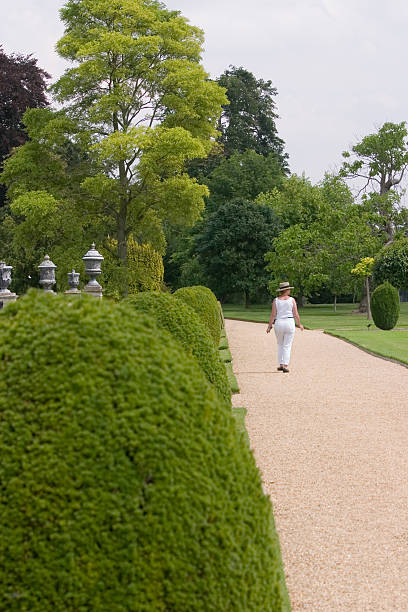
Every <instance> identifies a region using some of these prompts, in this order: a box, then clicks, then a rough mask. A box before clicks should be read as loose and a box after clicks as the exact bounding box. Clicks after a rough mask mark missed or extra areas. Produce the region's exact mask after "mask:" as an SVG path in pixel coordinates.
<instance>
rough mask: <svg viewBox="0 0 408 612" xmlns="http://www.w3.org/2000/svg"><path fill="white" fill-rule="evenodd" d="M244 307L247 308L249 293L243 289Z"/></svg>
mask: <svg viewBox="0 0 408 612" xmlns="http://www.w3.org/2000/svg"><path fill="white" fill-rule="evenodd" d="M245 308H249V293H248V291H245Z"/></svg>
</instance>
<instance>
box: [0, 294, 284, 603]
mask: <svg viewBox="0 0 408 612" xmlns="http://www.w3.org/2000/svg"><path fill="white" fill-rule="evenodd" d="M0 338H1V342H0V492H1V493H0V609H1V610H7V612H22V611H27V612H28V611H29V612H85V611H86V612H89V611H92V612H156V611H157V612H164V611H170V610H174V611H177V612H191V611H192V610H194V611H195V612H200V611H203V612H204V611H206V612H207V611H214V612H215V611H217V612H219V611H220V610H222V611H223V612H237V611H242V612H244V611H245V612H246V611H248V610H251V611H254V612H272V611H273V612H277V611H280V610H284V609H288V608H287V605H286V603H285V602H286V594H285V588H284V581H283V577H282V573H281V569H280V564H279V548H278V544H277V540H276V534H275V533H274V531H273V529H272V514H271V506H270V502H269V500H268V499H267V497H265V496H264V494H263V492H262V487H261V481H260V476H259V473H258V470H257V468H256V466H255V463H254V460H253V457H252V455H251V453H250V451H249V449H248V448H247V446H246V445H245V444H244V443H243V442H242V441H241V440H240V439H239V437H238V435H237V432H236V429H235V425H234V423H233V420H232V416H231V411H230V409H229V408H228V407H227V406H226V405H225V403H224V402H222V401H220V400H219V399H218V396H217V394H216V392H215V390H214V389H213V387H212V386H211V385H210V384H209V383H208V381H207V378H206V377H205V375H204V373H203V372H202V371H201V368H200V367H199V366H198V365H197V364H196V363H195V361H194V360H192V359H190V358H189V357H188V356H187V355H186V354H185V352H184V350H183V348H182V346H181V345H180V344H179V343H178V342H176V340H174V338H172V336H171V335H170V334H168V333H167V332H166V331H164V330H159V329H158V328H157V326H156V325H155V323H154V321H153V319H152V318H150V317H147V316H145V315H142V314H140V313H138V312H136V311H135V309H134V308H130V307H129V306H128V305H114V304H109V303H108V302H107V301H103V302H100V301H97V300H95V299H94V298H87V297H85V296H84V297H83V298H82V299H81V300H75V301H74V300H73V301H72V302H69V301H68V299H67V298H66V297H65V296H61V297H59V296H54V295H46V294H45V295H44V294H42V295H40V294H38V293H36V292H33V293H30V294H29V295H28V296H27V297H25V298H23V299H21V300H19V302H18V303H17V304H15V305H10V306H8V307H7V308H6V309H5V310H3V311H2V312H1V313H0Z"/></svg>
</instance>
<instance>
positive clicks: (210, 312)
mask: <svg viewBox="0 0 408 612" xmlns="http://www.w3.org/2000/svg"><path fill="white" fill-rule="evenodd" d="M174 295H175V296H176V297H178V298H179V299H180V300H183V302H185V303H186V304H188V305H189V306H191V308H193V309H194V310H195V311H196V313H197V314H198V315H199V317H200V320H201V321H203V322H204V323H205V324H206V325H207V327H208V329H209V330H210V334H211V337H212V338H213V341H214V344H215V346H217V347H218V344H219V341H220V334H221V326H222V320H221V316H220V308H219V304H218V301H217V298H216V297H215V295H214V294H213V292H212V291H211V289H208V288H207V287H203V286H201V285H197V286H195V287H182V288H181V289H177V291H176V292H175V294H174Z"/></svg>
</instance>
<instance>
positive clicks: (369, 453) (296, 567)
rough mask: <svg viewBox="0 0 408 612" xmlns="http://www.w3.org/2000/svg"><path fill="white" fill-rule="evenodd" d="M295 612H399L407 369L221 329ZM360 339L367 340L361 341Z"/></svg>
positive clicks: (404, 582) (406, 552)
mask: <svg viewBox="0 0 408 612" xmlns="http://www.w3.org/2000/svg"><path fill="white" fill-rule="evenodd" d="M226 329H227V334H228V339H229V343H230V348H231V352H232V355H233V368H234V371H235V373H236V374H237V378H238V382H239V385H240V388H241V393H240V395H235V396H234V398H233V402H234V405H236V406H245V407H246V408H247V410H248V414H247V418H246V424H247V428H248V433H249V437H250V440H251V447H252V448H253V450H254V453H255V457H256V461H257V463H258V466H259V468H260V470H261V472H262V475H263V480H264V487H265V490H266V491H267V492H268V493H269V495H270V497H271V499H272V502H273V505H274V512H275V519H276V523H277V529H278V532H279V537H280V542H281V547H282V554H283V560H284V564H285V573H286V577H287V584H288V588H289V592H290V596H291V601H292V607H293V610H294V611H298V610H310V611H313V612H330V611H336V612H339V611H347V612H368V611H369V612H381V611H383V610H386V611H387V612H391V611H393V612H394V611H398V612H399V611H404V612H405V611H408V369H406V368H404V367H402V366H400V365H398V364H394V363H390V362H387V361H384V360H382V359H378V358H376V357H373V356H371V355H368V354H367V353H364V352H363V351H360V350H359V349H357V348H355V347H353V346H352V345H350V344H347V343H345V342H342V341H341V340H338V339H336V338H333V337H331V336H327V335H325V334H323V333H322V332H320V331H305V332H303V333H302V332H300V331H299V330H297V331H296V335H295V340H294V346H293V353H292V363H291V366H290V369H291V371H290V373H289V374H282V373H280V372H279V373H278V372H277V371H276V340H275V336H274V333H273V332H272V333H271V334H270V335H269V336H267V335H266V333H265V330H266V325H262V324H259V323H245V322H242V321H231V320H227V321H226ZM367 333H369V332H367Z"/></svg>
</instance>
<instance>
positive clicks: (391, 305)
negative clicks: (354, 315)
mask: <svg viewBox="0 0 408 612" xmlns="http://www.w3.org/2000/svg"><path fill="white" fill-rule="evenodd" d="M371 313H372V316H373V321H374V323H375V324H376V326H377V327H379V328H380V329H393V328H394V327H395V325H396V323H397V321H398V317H399V313H400V300H399V294H398V291H397V289H396V288H395V287H393V286H392V285H391V284H390V283H389V282H387V281H386V282H385V283H383V284H382V285H379V286H378V287H376V289H374V291H373V294H372V296H371Z"/></svg>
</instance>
